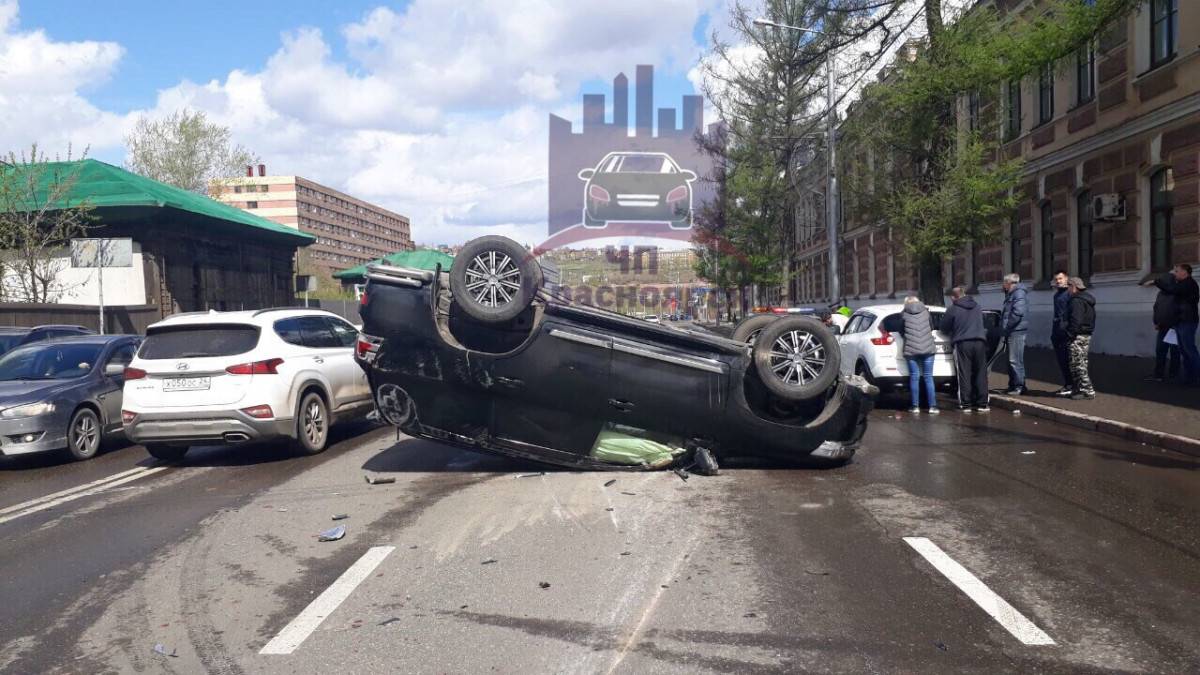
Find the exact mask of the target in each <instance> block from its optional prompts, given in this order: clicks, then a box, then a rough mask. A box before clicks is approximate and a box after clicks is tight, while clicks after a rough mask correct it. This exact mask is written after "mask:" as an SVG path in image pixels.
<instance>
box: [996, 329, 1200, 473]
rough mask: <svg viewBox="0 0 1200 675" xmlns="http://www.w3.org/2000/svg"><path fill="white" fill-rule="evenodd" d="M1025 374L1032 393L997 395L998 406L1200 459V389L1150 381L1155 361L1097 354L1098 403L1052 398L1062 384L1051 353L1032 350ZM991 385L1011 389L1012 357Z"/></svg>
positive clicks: (999, 362)
mask: <svg viewBox="0 0 1200 675" xmlns="http://www.w3.org/2000/svg"><path fill="white" fill-rule="evenodd" d="M1025 371H1026V382H1025V384H1026V386H1027V387H1028V388H1029V393H1028V394H1025V395H1024V396H1006V395H1000V394H992V405H993V406H995V407H998V408H1005V409H1008V410H1012V409H1020V410H1021V411H1022V413H1025V414H1032V415H1037V416H1039V417H1045V418H1049V419H1053V420H1055V421H1058V422H1062V423H1064V424H1070V425H1072V426H1078V427H1083V428H1086V429H1094V430H1096V431H1100V432H1103V433H1109V434H1113V435H1116V436H1121V437H1123V438H1129V439H1131V440H1136V441H1140V442H1142V443H1147V444H1151V445H1157V446H1160V447H1164V448H1167V449H1169V450H1176V451H1179V452H1186V453H1188V454H1192V455H1197V456H1200V388H1196V387H1185V386H1181V385H1178V384H1171V383H1166V382H1147V381H1145V380H1144V379H1143V378H1145V377H1146V376H1147V375H1150V374H1151V373H1152V372H1153V371H1154V359H1150V358H1139V357H1133V356H1108V355H1104V354H1093V355H1092V357H1091V369H1090V373H1091V376H1092V384H1093V385H1094V386H1095V387H1096V398H1095V400H1092V401H1072V400H1071V399H1063V398H1058V397H1056V396H1052V395H1051V392H1054V391H1057V390H1058V389H1059V387H1061V386H1062V381H1061V379H1060V377H1059V373H1058V365H1057V364H1056V363H1055V361H1054V353H1053V352H1052V351H1051V350H1049V349H1044V348H1032V347H1031V348H1029V349H1026V350H1025ZM989 381H990V384H991V388H992V389H993V390H996V389H1001V388H1007V387H1008V359H1007V357H1006V355H1004V354H1001V355H1000V356H999V358H997V359H996V363H995V365H994V366H993V370H992V373H991V374H990V377H989Z"/></svg>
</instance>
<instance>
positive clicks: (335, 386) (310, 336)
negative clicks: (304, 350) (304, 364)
mask: <svg viewBox="0 0 1200 675" xmlns="http://www.w3.org/2000/svg"><path fill="white" fill-rule="evenodd" d="M297 324H298V325H299V328H300V335H301V338H302V339H303V341H304V346H305V347H308V349H309V350H310V351H309V358H310V359H311V360H312V362H313V364H314V367H315V368H316V370H318V371H320V372H321V374H322V375H324V376H325V379H326V380H327V381H328V382H329V386H330V389H331V391H330V392H329V395H330V397H332V398H333V401H332V405H331V407H332V408H333V409H334V410H337V409H338V408H341V407H342V406H343V405H346V404H347V403H353V402H354V400H355V396H354V387H355V380H356V376H357V374H358V373H359V372H361V369H360V368H359V367H358V366H357V365H356V364H355V363H354V359H353V352H352V351H350V350H347V349H346V348H344V347H342V343H341V341H340V340H339V339H338V338H337V337H336V336H334V334H333V328H332V327H331V326H330V325H329V321H328V320H327V318H326V317H325V316H316V315H314V316H301V317H298V319H297ZM343 357H344V358H343ZM354 371H358V372H354Z"/></svg>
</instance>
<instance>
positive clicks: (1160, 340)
mask: <svg viewBox="0 0 1200 675" xmlns="http://www.w3.org/2000/svg"><path fill="white" fill-rule="evenodd" d="M1142 285H1143V286H1151V285H1153V286H1157V287H1158V295H1156V296H1154V330H1155V331H1156V333H1157V335H1156V336H1155V338H1154V375H1151V376H1150V377H1148V378H1146V379H1147V380H1151V381H1154V382H1162V381H1163V380H1164V379H1166V378H1168V377H1169V378H1170V379H1172V380H1174V379H1175V378H1177V377H1179V345H1178V343H1176V344H1171V343H1168V342H1167V341H1166V339H1167V334H1168V333H1170V332H1171V329H1172V328H1174V327H1175V324H1177V323H1179V307H1178V303H1176V302H1175V296H1174V295H1172V293H1173V292H1174V290H1175V276H1174V275H1173V274H1172V273H1170V272H1168V273H1166V274H1164V275H1162V276H1161V277H1159V278H1157V279H1151V280H1149V281H1147V282H1146V283H1144V284H1142ZM1168 362H1169V364H1170V367H1169V368H1168Z"/></svg>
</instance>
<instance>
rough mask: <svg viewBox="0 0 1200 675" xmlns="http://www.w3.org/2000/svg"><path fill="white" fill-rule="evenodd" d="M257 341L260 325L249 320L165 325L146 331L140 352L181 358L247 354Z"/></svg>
mask: <svg viewBox="0 0 1200 675" xmlns="http://www.w3.org/2000/svg"><path fill="white" fill-rule="evenodd" d="M257 345H258V327H257V326H251V325H247V324H196V325H182V326H180V325H176V326H163V327H161V328H151V329H149V330H147V331H146V340H145V341H144V342H142V348H141V349H140V350H139V351H138V356H139V357H141V358H143V359H151V360H152V359H182V358H198V357H210V356H233V355H234V354H245V353H246V352H248V351H250V350H251V349H254V347H255V346H257Z"/></svg>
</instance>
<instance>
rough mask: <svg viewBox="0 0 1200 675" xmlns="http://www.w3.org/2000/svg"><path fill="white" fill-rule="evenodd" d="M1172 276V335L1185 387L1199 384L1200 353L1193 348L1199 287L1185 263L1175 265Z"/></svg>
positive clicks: (1199, 310)
mask: <svg viewBox="0 0 1200 675" xmlns="http://www.w3.org/2000/svg"><path fill="white" fill-rule="evenodd" d="M1173 274H1174V277H1175V285H1174V288H1173V291H1172V293H1171V295H1173V296H1174V297H1175V306H1176V323H1175V336H1176V338H1177V342H1178V343H1179V356H1180V359H1181V360H1182V361H1183V380H1184V382H1185V383H1186V384H1200V350H1197V349H1196V329H1197V328H1200V284H1197V283H1196V280H1195V279H1194V278H1192V266H1191V265H1188V264H1187V263H1179V264H1178V265H1176V266H1175V269H1174V270H1173Z"/></svg>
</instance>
